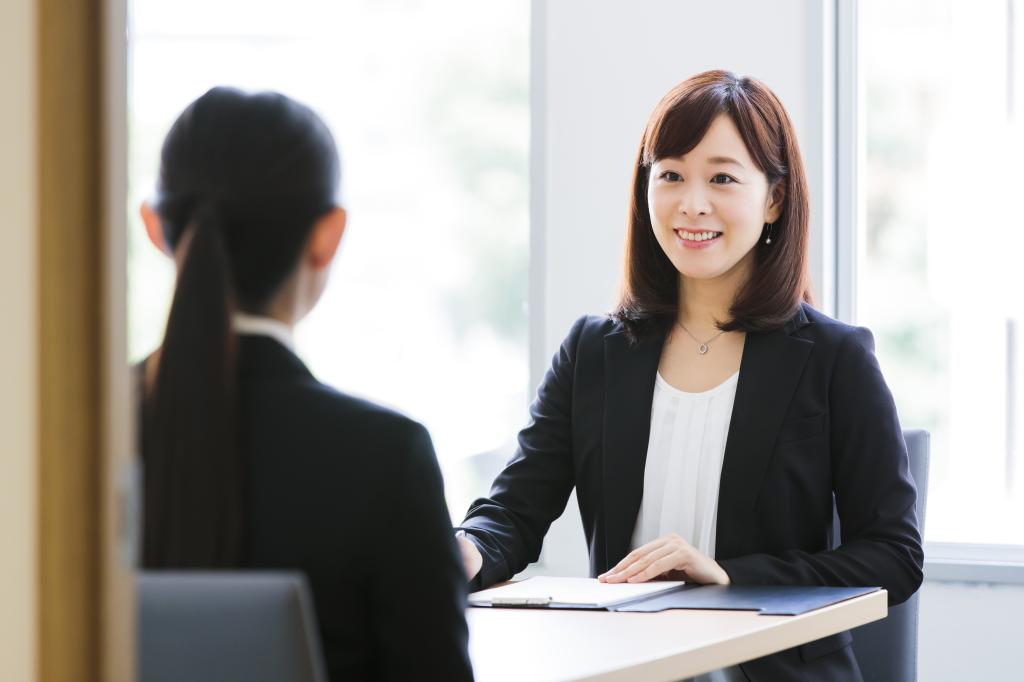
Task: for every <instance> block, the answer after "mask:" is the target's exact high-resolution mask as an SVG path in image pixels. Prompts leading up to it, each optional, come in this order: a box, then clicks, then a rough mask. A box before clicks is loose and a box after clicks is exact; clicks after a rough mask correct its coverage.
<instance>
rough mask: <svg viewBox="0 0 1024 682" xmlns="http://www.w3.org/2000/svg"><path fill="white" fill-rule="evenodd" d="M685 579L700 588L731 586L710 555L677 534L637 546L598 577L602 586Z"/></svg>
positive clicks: (726, 575) (670, 534) (726, 576)
mask: <svg viewBox="0 0 1024 682" xmlns="http://www.w3.org/2000/svg"><path fill="white" fill-rule="evenodd" d="M659 577H664V578H668V579H671V580H686V581H688V582H694V583H700V584H701V585H728V584H729V583H730V582H731V581H730V580H729V574H728V573H726V572H725V570H724V569H723V568H722V567H721V566H719V565H718V563H717V562H716V561H715V560H714V559H712V558H711V557H709V556H708V555H707V554H704V553H702V552H699V551H697V549H696V548H694V547H693V545H691V544H690V543H689V542H687V541H686V540H684V539H683V538H681V537H680V536H679V535H677V534H676V533H669V534H668V535H666V536H664V537H660V538H658V539H657V540H652V541H651V542H648V543H647V544H646V545H644V546H643V547H637V548H636V549H634V550H633V551H632V552H630V553H629V554H627V555H626V557H625V558H624V559H623V560H622V561H620V562H619V563H618V564H616V565H615V567H614V568H612V570H610V571H608V572H607V573H602V574H601V575H599V576H598V577H597V579H598V580H600V581H601V582H603V583H626V582H629V583H642V582H647V581H648V580H652V579H654V578H659Z"/></svg>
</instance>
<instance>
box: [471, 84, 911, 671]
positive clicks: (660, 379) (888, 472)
mask: <svg viewBox="0 0 1024 682" xmlns="http://www.w3.org/2000/svg"><path fill="white" fill-rule="evenodd" d="M628 229H629V233H628V238H627V251H626V259H625V261H626V270H625V283H624V287H623V294H622V297H621V301H620V303H619V305H618V308H617V309H616V310H615V312H614V313H613V314H612V315H610V316H608V317H584V318H581V319H580V320H578V321H577V322H576V324H574V325H573V327H572V329H571V331H570V332H569V335H568V337H567V338H566V339H565V341H564V343H563V344H562V347H561V349H560V351H559V352H558V353H557V354H556V355H555V357H554V361H553V363H552V366H551V369H550V370H549V371H548V372H547V374H546V376H545V378H544V381H543V383H542V385H541V387H540V389H539V393H538V396H537V399H536V401H535V402H534V403H533V405H532V406H531V410H530V413H531V417H532V421H531V423H530V425H529V426H527V427H526V428H525V429H524V430H523V431H522V432H521V433H520V435H519V449H518V451H517V453H516V454H515V456H514V457H513V458H512V460H511V461H510V462H509V464H508V465H507V466H506V468H505V469H504V471H502V473H501V474H500V475H499V476H498V478H497V479H496V480H495V482H494V485H493V487H492V488H491V492H490V495H489V496H488V497H487V498H483V499H480V500H477V501H476V502H475V503H474V504H473V505H472V507H471V508H470V510H469V512H468V514H467V516H466V519H465V521H464V522H463V523H462V525H461V527H460V528H459V532H458V533H457V535H458V537H459V542H460V548H461V550H462V552H463V556H464V562H465V566H466V571H467V574H468V575H469V576H470V578H471V581H472V582H471V584H472V587H473V588H475V589H479V588H482V587H486V586H488V585H491V584H494V583H496V582H499V581H502V580H506V579H508V578H510V577H511V576H513V575H514V574H516V573H517V572H519V571H521V570H522V569H523V568H525V567H526V565H527V564H528V563H530V562H532V561H536V559H537V558H538V556H539V554H540V549H541V543H542V541H543V538H544V534H545V533H546V532H547V529H548V527H549V525H550V524H551V522H552V521H554V520H555V519H556V518H558V516H560V515H561V513H562V511H563V509H564V507H565V504H566V502H567V499H568V497H569V494H570V492H571V491H572V489H573V488H574V487H575V489H576V491H577V496H578V500H579V507H580V513H581V516H582V519H583V528H584V532H585V533H586V536H587V543H588V546H589V550H590V570H591V574H592V575H593V576H594V577H598V578H599V579H600V580H602V581H605V582H612V583H614V582H624V581H629V582H640V581H645V580H651V579H654V578H659V577H670V578H677V579H684V580H689V581H693V582H698V583H716V584H723V585H728V584H730V583H735V584H747V585H834V586H844V585H849V586H869V585H879V586H882V587H884V588H885V589H887V590H888V592H889V601H890V604H898V603H900V602H902V601H904V600H906V599H907V598H908V597H909V596H910V595H911V594H913V593H914V591H916V590H917V588H918V586H919V585H920V583H921V576H922V573H921V566H922V550H921V537H920V533H919V530H918V525H917V519H916V515H915V509H914V507H915V501H916V490H915V488H914V483H913V481H912V479H911V477H910V473H909V467H908V460H907V453H906V446H905V444H904V441H903V436H902V431H901V429H900V425H899V421H898V419H897V416H896V410H895V406H894V403H893V400H892V397H891V394H890V392H889V390H888V388H887V387H886V384H885V381H884V380H883V378H882V375H881V373H880V371H879V367H878V363H877V361H876V359H875V356H874V353H873V341H872V337H871V334H870V332H868V331H867V330H866V329H861V328H855V327H850V326H847V325H845V324H842V323H840V322H837V321H835V320H832V319H830V318H828V317H826V316H825V315H823V314H821V313H819V312H817V311H816V310H814V309H813V308H812V307H811V306H810V305H809V301H810V293H809V276H808V270H807V243H808V201H807V183H806V179H805V176H804V169H803V163H802V161H801V158H800V152H799V149H798V147H797V142H796V137H795V135H794V131H793V128H792V125H791V123H790V121H789V118H788V116H787V114H786V112H785V110H784V108H783V107H782V105H781V103H780V102H779V101H778V99H777V98H776V97H775V96H774V94H772V93H771V92H770V91H769V90H768V89H767V88H766V87H765V86H764V85H762V84H761V83H759V82H758V81H756V80H753V79H748V78H744V79H740V78H737V77H735V76H734V75H732V74H730V73H727V72H722V71H711V72H707V73H703V74H699V75H697V76H694V77H693V78H691V79H689V80H687V81H684V82H683V83H681V84H680V85H678V86H677V87H675V88H674V89H673V90H672V91H670V92H669V93H668V94H667V95H666V96H665V98H664V99H663V100H662V101H661V103H660V104H659V105H658V106H657V108H656V109H655V111H654V112H653V114H652V116H651V118H650V121H649V123H648V125H647V129H646V131H645V133H644V136H643V140H642V142H641V144H640V150H639V153H638V155H637V161H636V166H635V172H634V180H633V193H632V210H631V213H630V216H629V228H628ZM833 500H834V503H835V505H836V508H837V510H838V513H839V517H840V519H841V524H840V526H841V532H842V544H841V546H835V544H834V543H833V542H832V541H831V537H832V536H831V531H832V520H833ZM851 641H852V640H851V636H850V634H849V633H841V634H839V635H834V636H832V637H828V638H825V639H823V640H819V641H818V642H812V643H810V644H808V645H805V646H802V647H797V648H795V649H791V650H788V651H783V652H780V653H778V654H774V655H772V656H768V657H765V658H761V659H758V660H755V661H750V662H748V663H745V664H743V665H742V666H740V668H741V669H742V670H740V669H738V668H736V667H734V668H730V669H727V670H722V671H716V672H715V673H712V675H711V676H709V679H725V680H736V679H739V680H742V679H750V680H754V681H761V680H765V681H774V680H781V679H792V680H833V679H836V680H840V679H841V680H858V679H860V672H859V669H858V668H857V663H856V660H855V659H854V657H853V653H852V651H851V649H850V647H849V644H850V643H851Z"/></svg>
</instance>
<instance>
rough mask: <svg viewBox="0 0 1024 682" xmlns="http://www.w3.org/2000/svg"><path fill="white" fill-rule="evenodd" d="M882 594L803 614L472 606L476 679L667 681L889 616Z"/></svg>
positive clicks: (470, 617) (468, 614) (468, 615)
mask: <svg viewBox="0 0 1024 682" xmlns="http://www.w3.org/2000/svg"><path fill="white" fill-rule="evenodd" d="M887 602H888V593H887V592H886V591H885V590H879V591H878V592H873V593H871V594H867V595H864V596H862V597H857V598H856V599H850V600H848V601H845V602H840V603H839V604H833V605H832V606H828V607H825V608H823V609H818V610H816V611H811V612H809V613H805V614H803V615H800V616H761V615H758V614H757V613H755V612H753V611H708V610H684V609H677V610H673V611H663V612H661V613H611V612H607V611H562V610H545V609H491V608H469V609H468V610H467V612H466V619H467V620H468V621H469V651H470V657H471V658H472V659H473V669H474V672H475V676H476V680H477V682H505V681H508V682H527V681H528V682H542V681H548V682H569V681H570V680H572V681H583V680H586V681H587V682H597V681H600V682H613V681H621V682H627V681H628V682H661V681H664V682H669V681H674V680H679V679H681V678H686V677H691V676H693V675H698V674H700V673H704V672H708V671H711V670H716V669H718V668H722V667H725V666H729V665H734V664H736V663H741V662H743V661H749V660H751V659H754V658H759V657H761V656H765V655H767V654H770V653H775V652H777V651H782V650H784V649H788V648H790V647H794V646H797V645H800V644H806V643H807V642H811V641H814V640H816V639H820V638H822V637H826V636H828V635H831V634H835V633H837V632H841V631H843V630H849V629H851V628H854V627H857V626H858V625H863V624H865V623H869V622H871V621H873V620H878V619H880V618H884V617H885V615H886V613H887Z"/></svg>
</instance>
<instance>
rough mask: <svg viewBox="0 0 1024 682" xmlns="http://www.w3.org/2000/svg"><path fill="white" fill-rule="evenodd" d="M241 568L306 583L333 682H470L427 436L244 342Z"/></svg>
mask: <svg viewBox="0 0 1024 682" xmlns="http://www.w3.org/2000/svg"><path fill="white" fill-rule="evenodd" d="M238 362H239V368H238V380H239V383H238V399H239V413H238V420H239V443H240V448H241V449H240V452H241V454H242V457H243V458H244V460H243V461H244V466H245V476H246V479H245V486H244V521H243V523H244V526H243V560H242V566H241V567H240V568H252V569H298V570H301V571H303V572H304V573H305V574H306V576H307V577H308V578H309V581H310V586H311V588H312V592H313V598H314V602H315V606H316V612H317V614H316V615H317V618H318V620H319V624H320V633H321V636H322V641H323V647H324V655H325V658H326V660H327V667H328V670H329V674H330V677H331V679H332V680H335V681H341V680H345V681H346V682H347V681H349V680H411V679H417V678H422V676H423V675H424V671H431V674H436V679H445V680H470V679H472V672H471V668H470V662H469V657H468V653H467V637H468V635H467V628H466V620H465V599H466V596H465V595H466V576H465V573H464V571H463V568H462V563H461V559H460V558H459V555H458V550H457V548H456V546H455V542H454V539H453V536H452V527H451V521H450V519H449V516H448V510H447V507H446V506H445V501H444V493H443V487H442V482H441V474H440V471H439V469H438V466H437V460H436V458H435V456H434V450H433V446H432V445H431V441H430V436H429V435H428V433H427V431H426V429H424V428H423V427H422V426H421V425H420V424H418V423H416V422H414V421H412V420H410V419H408V418H406V417H403V416H401V415H399V414H397V413H395V412H393V411H391V410H387V409H385V408H383V407H380V406H377V405H374V404H372V403H369V402H366V401H363V400H359V399H356V398H353V397H350V396H347V395H344V394H342V393H339V392H337V391H335V390H332V389H331V388H329V387H327V386H325V385H323V384H321V383H320V382H318V381H317V380H316V379H315V378H314V377H313V375H312V374H310V372H309V370H307V369H306V367H305V366H304V365H303V364H302V362H301V361H300V360H299V359H298V358H297V357H296V356H295V355H293V354H292V353H291V352H290V351H289V350H288V349H286V348H285V347H284V346H282V345H281V344H279V343H278V342H277V341H274V340H272V339H270V338H268V337H262V336H241V337H240V340H239V355H238Z"/></svg>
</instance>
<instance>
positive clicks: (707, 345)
mask: <svg viewBox="0 0 1024 682" xmlns="http://www.w3.org/2000/svg"><path fill="white" fill-rule="evenodd" d="M676 324H678V325H679V327H680V329H682V330H683V331H684V332H686V333H687V334H689V336H690V338H691V339H693V340H694V341H696V342H697V352H698V353H700V354H701V355H705V354H707V352H708V351H709V350H710V349H711V342H712V341H714V340H715V339H717V338H718V337H719V336H721V335H722V334H724V333H725V330H724V329H723V330H721V331H719V332H718V333H717V334H715V335H714V336H712V337H711V338H710V339H708V340H707V341H701V340H700V339H698V338H697V337H696V336H694V335H693V334H690V330H689V329H687V328H686V327H684V326H683V323H682V322H680V321H679V320H676Z"/></svg>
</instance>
